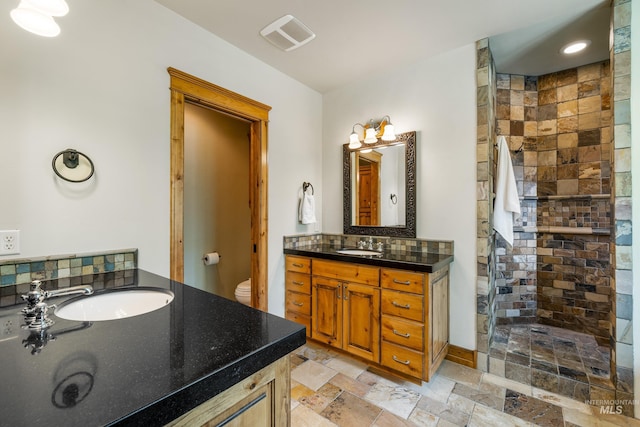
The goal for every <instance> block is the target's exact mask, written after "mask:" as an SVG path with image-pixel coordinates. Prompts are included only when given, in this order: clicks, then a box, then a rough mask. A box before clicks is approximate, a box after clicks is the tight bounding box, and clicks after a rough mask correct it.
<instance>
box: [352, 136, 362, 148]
mask: <svg viewBox="0 0 640 427" xmlns="http://www.w3.org/2000/svg"><path fill="white" fill-rule="evenodd" d="M361 146H362V144H361V143H360V139H359V138H358V134H357V133H355V132H353V133H352V134H351V136H349V148H351V149H354V148H360V147H361Z"/></svg>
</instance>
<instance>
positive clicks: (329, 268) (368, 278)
mask: <svg viewBox="0 0 640 427" xmlns="http://www.w3.org/2000/svg"><path fill="white" fill-rule="evenodd" d="M313 275H314V276H323V277H329V278H332V279H338V280H340V281H343V282H353V283H362V284H364V285H370V286H378V285H379V284H380V269H379V268H378V267H370V266H366V265H360V264H350V263H346V262H336V261H325V260H318V259H314V260H313Z"/></svg>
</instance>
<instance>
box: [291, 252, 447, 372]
mask: <svg viewBox="0 0 640 427" xmlns="http://www.w3.org/2000/svg"><path fill="white" fill-rule="evenodd" d="M285 281H286V318H287V319H289V320H293V321H295V322H298V323H302V324H304V325H305V326H307V336H308V337H310V338H312V339H313V340H315V341H318V342H321V343H324V344H328V345H330V346H333V347H335V348H338V349H341V350H344V351H346V352H348V353H350V354H353V355H355V356H358V357H360V358H362V359H365V360H368V361H371V362H373V363H376V364H379V365H381V366H383V367H385V368H387V369H390V370H393V371H396V372H399V373H402V374H405V375H408V376H411V377H413V378H419V379H421V380H424V381H429V379H430V378H431V377H432V376H433V374H434V373H435V371H436V370H437V369H438V366H440V363H442V360H443V359H444V357H445V356H446V355H447V352H448V348H449V267H448V266H447V267H444V268H442V269H440V270H437V271H435V272H433V273H423V272H417V271H407V270H399V269H392V268H379V267H375V266H370V265H362V264H355V263H348V262H339V261H330V260H325V259H318V258H306V257H300V256H292V255H287V256H286V279H285Z"/></svg>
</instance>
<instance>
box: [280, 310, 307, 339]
mask: <svg viewBox="0 0 640 427" xmlns="http://www.w3.org/2000/svg"><path fill="white" fill-rule="evenodd" d="M285 318H286V319H287V320H291V321H292V322H296V323H299V324H301V325H304V327H305V328H307V336H308V337H310V336H311V316H307V315H305V314H300V313H296V312H295V311H289V310H287V313H286V314H285Z"/></svg>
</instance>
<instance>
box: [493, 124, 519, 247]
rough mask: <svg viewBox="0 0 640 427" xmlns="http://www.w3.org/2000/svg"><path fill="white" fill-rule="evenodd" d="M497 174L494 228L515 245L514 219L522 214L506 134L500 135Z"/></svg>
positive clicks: (510, 243)
mask: <svg viewBox="0 0 640 427" xmlns="http://www.w3.org/2000/svg"><path fill="white" fill-rule="evenodd" d="M496 175H497V176H496V188H495V193H496V201H495V204H494V207H493V228H494V230H496V231H497V232H498V233H500V235H501V236H502V237H503V238H504V240H506V241H507V243H508V244H509V246H513V221H514V220H515V219H517V218H518V217H519V216H520V199H519V198H518V187H517V186H516V178H515V176H514V175H513V166H512V164H511V154H510V152H509V146H508V145H507V140H506V139H505V137H504V136H499V137H498V170H497V172H496ZM514 214H515V218H514Z"/></svg>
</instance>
